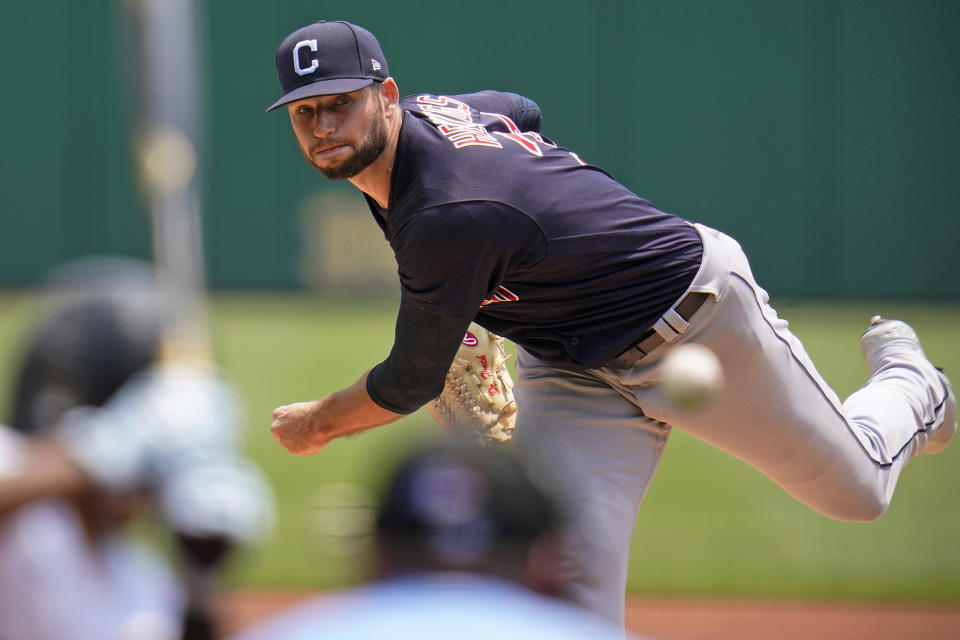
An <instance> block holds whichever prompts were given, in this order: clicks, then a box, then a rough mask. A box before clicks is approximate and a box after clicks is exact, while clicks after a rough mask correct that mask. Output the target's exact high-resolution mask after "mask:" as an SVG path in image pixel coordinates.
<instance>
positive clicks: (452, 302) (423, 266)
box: [394, 202, 545, 318]
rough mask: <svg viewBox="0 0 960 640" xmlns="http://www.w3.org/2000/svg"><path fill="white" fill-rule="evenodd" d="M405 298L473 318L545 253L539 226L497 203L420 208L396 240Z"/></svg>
mask: <svg viewBox="0 0 960 640" xmlns="http://www.w3.org/2000/svg"><path fill="white" fill-rule="evenodd" d="M394 252H395V254H396V257H397V269H398V274H399V277H400V284H401V288H402V293H403V297H404V299H405V300H408V301H409V302H411V303H413V304H414V305H416V306H418V307H420V308H422V309H425V310H428V311H431V312H433V313H436V314H437V315H442V316H445V317H448V318H465V317H470V318H472V317H473V316H474V315H475V314H476V312H477V309H479V308H480V305H481V304H482V303H483V301H484V300H486V299H488V298H489V297H490V296H491V295H493V293H494V292H495V291H496V290H497V287H498V286H499V285H501V284H502V283H503V279H504V276H505V274H506V273H507V272H508V271H509V270H510V269H511V268H512V267H515V266H517V265H519V264H523V263H529V262H530V261H534V260H538V259H539V258H541V257H542V255H543V254H544V252H545V239H544V236H543V234H542V232H541V230H540V228H539V226H538V225H537V224H536V223H534V222H533V221H532V220H530V219H529V218H528V217H527V216H525V215H524V214H522V213H520V212H518V211H516V210H515V209H513V208H512V207H509V206H507V205H504V204H499V203H496V202H459V203H455V204H447V205H441V206H438V207H434V208H432V209H429V210H426V211H422V212H420V213H419V214H418V215H416V216H415V217H413V218H412V219H411V220H410V221H409V222H408V223H407V224H405V225H404V227H403V228H402V229H401V230H400V232H399V233H398V234H397V235H396V236H395V238H394Z"/></svg>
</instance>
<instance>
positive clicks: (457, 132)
mask: <svg viewBox="0 0 960 640" xmlns="http://www.w3.org/2000/svg"><path fill="white" fill-rule="evenodd" d="M437 129H438V130H439V131H440V133H442V134H443V135H444V136H445V137H446V138H447V140H449V141H450V142H452V143H453V146H454V147H456V148H457V149H459V148H461V147H468V146H473V145H481V146H486V147H497V148H498V149H500V148H502V147H503V146H502V145H501V144H500V143H499V142H497V139H496V138H494V137H493V136H491V135H490V133H489V132H488V131H487V130H486V129H485V128H483V127H482V126H480V125H476V124H467V125H457V126H451V125H447V124H442V125H440V126H438V127H437Z"/></svg>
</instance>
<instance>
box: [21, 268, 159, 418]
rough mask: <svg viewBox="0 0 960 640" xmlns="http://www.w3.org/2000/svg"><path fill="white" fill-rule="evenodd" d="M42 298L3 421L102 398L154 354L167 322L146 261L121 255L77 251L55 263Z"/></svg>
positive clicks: (55, 414)
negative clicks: (70, 259)
mask: <svg viewBox="0 0 960 640" xmlns="http://www.w3.org/2000/svg"><path fill="white" fill-rule="evenodd" d="M45 293H47V294H48V295H47V297H48V298H49V300H48V301H47V305H48V307H49V308H47V309H46V310H45V311H43V312H41V317H40V319H39V321H38V322H37V325H36V328H35V329H34V330H33V332H32V334H31V335H30V336H29V337H28V339H27V340H26V341H25V347H24V352H23V354H22V356H21V360H20V366H19V370H18V371H17V372H15V379H16V383H15V388H14V393H13V399H12V400H13V401H12V416H11V419H10V425H11V426H12V427H14V428H15V429H17V430H19V431H21V432H24V433H35V432H37V431H41V430H43V429H46V428H48V427H51V426H53V425H54V424H55V423H56V421H57V420H58V419H59V418H60V417H61V416H62V415H63V414H64V413H65V412H66V411H68V410H70V409H72V408H74V407H79V406H100V405H103V404H104V403H105V402H106V401H107V400H108V399H109V398H110V396H112V395H113V394H114V392H116V391H117V389H119V388H120V387H121V386H122V385H123V384H124V382H126V381H127V380H128V379H129V378H130V377H131V376H133V375H134V374H135V373H137V372H138V371H140V370H141V369H143V368H145V367H146V366H148V365H149V364H151V363H152V362H153V361H154V360H155V359H156V357H157V353H158V350H159V345H160V339H161V335H162V333H163V329H164V327H165V325H166V324H167V322H168V318H167V317H166V315H165V314H166V308H165V305H163V304H162V300H161V296H160V295H159V288H158V287H157V285H156V281H155V277H154V271H153V269H152V267H151V266H150V265H149V264H147V263H143V262H140V261H136V260H133V259H126V258H97V259H85V260H82V261H78V262H75V263H71V264H69V265H67V266H65V267H62V268H60V269H57V270H56V271H54V273H53V274H52V276H51V278H49V280H48V282H47V284H46V285H45Z"/></svg>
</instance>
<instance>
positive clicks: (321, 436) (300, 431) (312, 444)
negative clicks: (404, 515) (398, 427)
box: [270, 372, 403, 455]
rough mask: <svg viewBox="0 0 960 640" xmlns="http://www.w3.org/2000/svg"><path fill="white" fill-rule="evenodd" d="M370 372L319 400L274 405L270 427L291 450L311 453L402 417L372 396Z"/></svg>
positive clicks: (305, 453) (274, 434)
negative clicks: (368, 381) (333, 442)
mask: <svg viewBox="0 0 960 640" xmlns="http://www.w3.org/2000/svg"><path fill="white" fill-rule="evenodd" d="M368 374H369V372H367V373H365V374H364V375H363V376H361V377H360V379H359V380H357V382H355V383H354V384H353V385H351V386H349V387H347V388H346V389H343V390H341V391H337V392H335V393H332V394H330V395H329V396H326V397H324V398H321V399H319V400H312V401H308V402H296V403H294V404H289V405H284V406H282V407H278V408H277V409H275V410H274V412H273V425H271V427H270V430H271V431H272V432H273V436H274V438H276V440H277V442H279V443H280V444H281V445H283V447H284V448H285V449H287V450H288V451H289V452H290V453H293V454H295V455H311V454H314V453H316V452H317V451H320V449H322V448H324V447H325V446H327V444H328V443H329V442H330V441H331V440H334V439H336V438H342V437H344V436H349V435H353V434H355V433H360V432H361V431H366V430H367V429H371V428H373V427H377V426H380V425H383V424H387V423H390V422H393V421H395V420H397V419H398V418H402V417H403V414H399V413H394V412H392V411H388V410H387V409H384V408H383V407H381V406H380V405H378V404H376V403H375V402H374V401H373V400H371V399H370V395H369V394H368V393H367V389H366V381H367V375H368Z"/></svg>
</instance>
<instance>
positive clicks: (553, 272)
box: [270, 22, 956, 623]
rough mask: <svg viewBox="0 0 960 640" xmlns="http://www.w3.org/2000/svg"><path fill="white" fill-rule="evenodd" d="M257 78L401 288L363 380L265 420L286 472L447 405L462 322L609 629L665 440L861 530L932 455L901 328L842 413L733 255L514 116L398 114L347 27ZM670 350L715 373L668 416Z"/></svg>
mask: <svg viewBox="0 0 960 640" xmlns="http://www.w3.org/2000/svg"><path fill="white" fill-rule="evenodd" d="M276 65H277V71H278V73H279V77H280V84H281V87H282V91H283V95H282V96H281V97H280V99H279V100H277V101H276V102H275V103H274V104H273V105H272V106H271V107H270V108H271V109H277V108H281V107H282V108H284V109H285V110H286V112H287V116H288V117H289V119H290V123H291V126H292V129H293V133H294V135H295V137H296V140H297V143H298V145H299V147H300V150H301V152H302V153H303V155H304V157H305V159H306V160H307V162H308V163H310V164H311V165H312V166H314V167H315V168H317V169H318V170H319V171H321V172H322V173H323V174H324V175H325V176H326V177H327V178H329V179H331V180H348V181H349V182H350V183H351V184H353V185H354V186H355V187H357V188H358V189H359V190H360V191H361V192H362V194H363V197H364V198H365V199H366V202H367V204H368V205H369V207H370V211H371V214H372V217H373V220H374V221H375V223H376V224H377V225H378V226H379V229H380V230H381V231H382V232H383V233H384V234H385V235H386V237H387V239H388V241H389V242H390V246H391V247H392V249H393V251H394V254H395V256H396V259H397V275H398V278H399V281H400V285H401V288H402V301H401V303H400V308H399V311H398V314H397V322H396V340H395V342H394V345H393V349H392V350H391V352H390V354H389V356H388V357H387V358H386V359H385V360H384V361H383V362H381V363H379V364H377V365H376V366H374V367H372V368H371V369H370V370H369V371H368V372H367V373H366V374H364V375H363V377H362V378H361V379H360V380H359V381H357V383H356V384H354V385H353V386H351V387H349V388H347V389H344V390H342V391H338V392H335V393H332V394H331V395H328V396H326V397H324V398H321V399H319V400H313V401H308V402H300V403H295V404H291V405H286V406H282V407H279V408H278V409H277V410H276V411H275V412H274V422H273V425H272V430H273V433H274V435H275V437H276V439H277V440H278V441H279V442H280V443H281V444H282V445H283V446H284V447H286V448H287V449H288V450H290V451H291V452H292V453H295V454H300V455H302V454H312V453H315V452H317V451H319V450H320V449H322V448H323V447H324V446H325V445H326V444H327V443H329V442H330V441H331V440H332V439H334V438H338V437H340V436H344V435H349V434H353V433H357V432H360V431H362V430H364V429H369V428H371V427H374V426H377V425H382V424H386V423H389V422H392V421H394V420H397V419H398V418H400V417H402V416H403V415H406V414H409V413H411V412H413V411H415V410H416V409H418V408H419V407H421V406H423V405H425V404H427V403H429V402H431V401H433V400H434V399H435V398H436V397H437V396H440V395H442V393H445V392H446V391H445V390H446V389H448V388H449V385H447V384H446V379H447V373H448V371H449V369H450V365H451V363H452V362H453V361H454V359H455V357H458V356H457V353H458V351H459V350H460V347H461V344H462V341H463V338H464V335H465V333H466V332H467V330H468V328H469V327H470V323H471V322H475V323H476V324H477V325H480V326H481V327H484V328H485V329H487V330H489V331H491V332H493V333H494V334H496V335H499V336H503V337H505V338H506V339H509V340H511V341H513V342H514V343H516V345H517V346H518V360H517V381H516V387H515V388H514V393H515V403H516V416H515V430H514V431H513V442H514V444H515V449H516V451H517V452H518V453H519V454H520V455H521V456H522V457H523V458H524V459H525V461H526V464H527V465H529V467H530V468H531V469H532V471H533V473H534V474H535V475H536V476H537V477H538V478H539V480H540V481H541V482H542V483H544V484H545V485H546V486H550V487H552V488H553V489H554V490H555V491H556V492H557V493H558V494H559V495H560V496H562V498H563V500H564V501H565V503H566V505H567V507H568V508H569V510H572V512H573V513H574V517H575V519H576V523H577V525H578V528H579V532H580V534H581V537H582V541H583V543H582V544H580V545H578V546H576V547H575V548H574V549H571V550H570V557H569V561H570V562H569V563H568V564H569V566H570V573H569V575H568V579H569V581H570V584H571V591H572V594H573V596H574V597H575V598H576V599H577V600H579V601H580V602H581V603H583V604H584V605H586V606H588V607H590V608H592V609H594V610H596V611H598V612H600V613H602V614H603V615H605V616H607V617H609V618H610V619H612V620H615V621H618V622H621V623H622V621H623V613H624V597H623V596H624V593H623V592H624V587H625V583H626V577H627V559H628V552H629V545H630V541H631V534H632V531H633V525H634V520H635V517H636V513H637V508H638V506H639V504H640V501H641V500H642V499H643V496H644V494H645V492H646V490H647V487H648V486H649V484H650V481H651V479H652V478H653V476H654V474H655V472H656V469H657V465H658V463H659V461H660V458H661V455H662V454H663V451H664V447H665V446H666V443H667V439H668V436H669V434H670V430H671V428H673V427H676V428H679V429H682V430H684V431H686V432H688V433H690V434H692V435H694V436H696V437H698V438H700V439H702V440H704V441H706V442H709V443H711V444H713V445H715V446H716V447H718V448H720V449H722V450H724V451H727V452H729V453H730V454H732V455H734V456H736V457H738V458H740V459H741V460H743V461H745V462H747V463H748V464H750V465H752V466H754V467H756V468H757V469H759V470H760V471H762V472H763V473H765V474H766V475H767V476H769V477H770V478H771V479H773V480H774V481H775V482H777V483H778V484H779V485H780V486H781V487H783V489H784V490H786V491H787V492H788V493H789V494H791V495H792V496H794V497H795V498H797V499H798V500H800V501H802V502H803V503H805V504H807V505H809V506H810V507H812V508H813V509H816V510H817V511H819V512H821V513H823V514H825V515H827V516H829V517H832V518H838V519H848V520H871V519H874V518H877V517H878V516H879V515H880V514H882V513H883V512H884V510H885V509H886V508H887V505H888V504H889V503H890V499H891V497H892V495H893V491H894V487H895V485H896V482H897V478H898V476H899V474H900V472H901V470H902V469H903V468H904V466H905V465H906V464H907V463H908V462H909V461H910V460H912V459H913V458H914V457H915V456H916V455H917V454H919V453H922V452H924V451H926V452H935V451H938V450H941V449H942V448H944V447H945V446H946V445H947V443H948V442H949V441H950V439H951V437H952V436H953V433H954V431H955V430H956V399H955V396H954V394H953V392H952V391H951V389H950V385H949V382H948V381H947V378H946V377H945V376H944V375H943V374H942V372H940V371H938V370H937V369H936V368H935V367H934V366H933V365H932V364H931V363H930V362H929V361H928V360H927V358H926V356H925V354H924V352H923V350H922V349H921V347H920V343H919V341H918V339H917V336H916V334H915V333H914V332H913V330H912V329H910V327H909V326H908V325H906V324H904V323H903V322H900V321H894V320H883V319H880V318H878V319H877V320H876V322H875V323H874V324H872V325H871V326H870V328H868V330H867V331H866V333H864V335H863V336H862V338H861V346H862V348H863V353H864V356H865V357H866V359H867V362H868V364H869V368H870V372H871V375H870V378H869V380H868V381H867V383H866V384H865V385H864V387H863V388H862V389H860V390H859V391H857V392H856V393H854V394H853V395H852V396H851V397H849V398H847V399H846V400H845V401H841V400H840V399H839V398H838V397H837V395H836V394H835V393H834V392H833V391H832V390H831V389H830V388H829V387H828V385H827V384H826V382H825V381H824V380H823V378H822V377H821V376H820V375H819V374H818V373H817V370H816V368H815V367H814V365H813V363H812V362H811V361H810V358H809V357H808V356H807V354H806V352H805V350H804V348H803V345H802V344H800V341H799V340H797V338H796V337H795V336H793V335H792V334H791V333H790V331H789V330H788V327H787V323H786V322H785V321H784V320H782V319H780V318H779V317H778V316H777V313H776V311H775V310H774V309H773V308H772V307H771V306H770V304H769V301H768V296H767V294H766V292H765V291H764V290H763V289H762V288H761V287H760V286H759V285H758V284H757V282H756V281H755V280H754V277H753V274H752V273H751V270H750V265H749V263H748V260H747V258H746V256H745V255H744V253H743V251H742V250H741V248H740V246H739V245H738V243H737V242H736V241H735V240H734V239H733V238H731V237H729V236H728V235H726V234H724V233H722V232H720V231H718V230H716V229H712V228H709V227H706V226H704V225H702V224H696V223H694V222H691V221H688V220H685V219H682V218H680V217H678V216H676V215H671V214H670V213H666V212H664V211H661V210H660V209H658V208H657V207H655V206H654V205H652V204H651V203H650V202H648V201H646V200H644V199H642V198H640V197H639V196H637V195H636V194H634V193H632V192H631V191H629V190H628V189H627V188H626V187H624V186H623V185H621V184H619V183H618V182H617V181H616V180H614V179H613V178H611V177H610V176H609V175H608V174H607V173H606V172H604V171H603V170H602V169H601V168H599V167H597V166H596V165H593V164H589V163H587V162H585V161H584V160H583V159H581V158H580V157H579V156H578V155H577V154H576V153H575V152H573V151H571V150H569V149H565V148H563V147H561V146H559V145H558V144H556V143H555V142H553V141H552V140H550V139H549V138H548V137H546V136H545V135H543V134H542V133H541V132H540V121H541V118H540V111H539V108H538V106H537V105H536V104H535V103H534V102H533V101H531V100H529V99H527V98H524V97H521V96H518V95H515V94H510V93H501V92H496V91H482V92H479V93H473V94H468V95H434V94H420V95H414V96H410V97H406V98H402V99H401V94H400V90H399V88H398V86H397V83H396V81H395V80H394V79H393V78H392V77H391V76H390V75H389V72H388V68H387V61H386V59H385V57H384V55H383V52H382V50H381V48H380V46H379V44H378V42H377V40H376V38H375V37H374V36H373V34H371V33H370V32H369V31H366V30H365V29H363V28H361V27H358V26H356V25H352V24H349V23H346V22H319V23H315V24H311V25H308V26H305V27H303V28H301V29H298V30H296V31H294V32H293V33H291V34H290V35H289V36H287V38H285V39H284V40H283V42H282V43H281V45H280V47H279V49H278V51H277V53H276ZM572 95H573V97H574V98H575V99H585V100H586V99H592V97H585V96H578V95H576V94H575V93H574V94H572ZM686 343H698V344H700V345H703V346H705V347H707V348H708V349H709V350H710V351H712V352H713V353H714V354H715V355H716V356H717V358H718V359H719V362H720V364H721V366H722V369H723V372H724V386H723V389H722V390H721V392H720V393H719V394H717V395H716V396H714V397H713V398H712V399H711V400H710V402H709V404H708V405H706V406H704V407H701V408H699V409H697V408H684V407H678V406H674V405H673V404H671V403H670V402H668V401H667V399H666V398H665V397H664V396H663V394H662V393H661V389H660V386H659V382H660V375H661V371H662V367H661V365H662V362H663V361H664V358H665V356H666V355H667V354H669V353H670V352H671V351H672V350H673V349H674V348H675V347H677V346H678V345H683V344H686Z"/></svg>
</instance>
